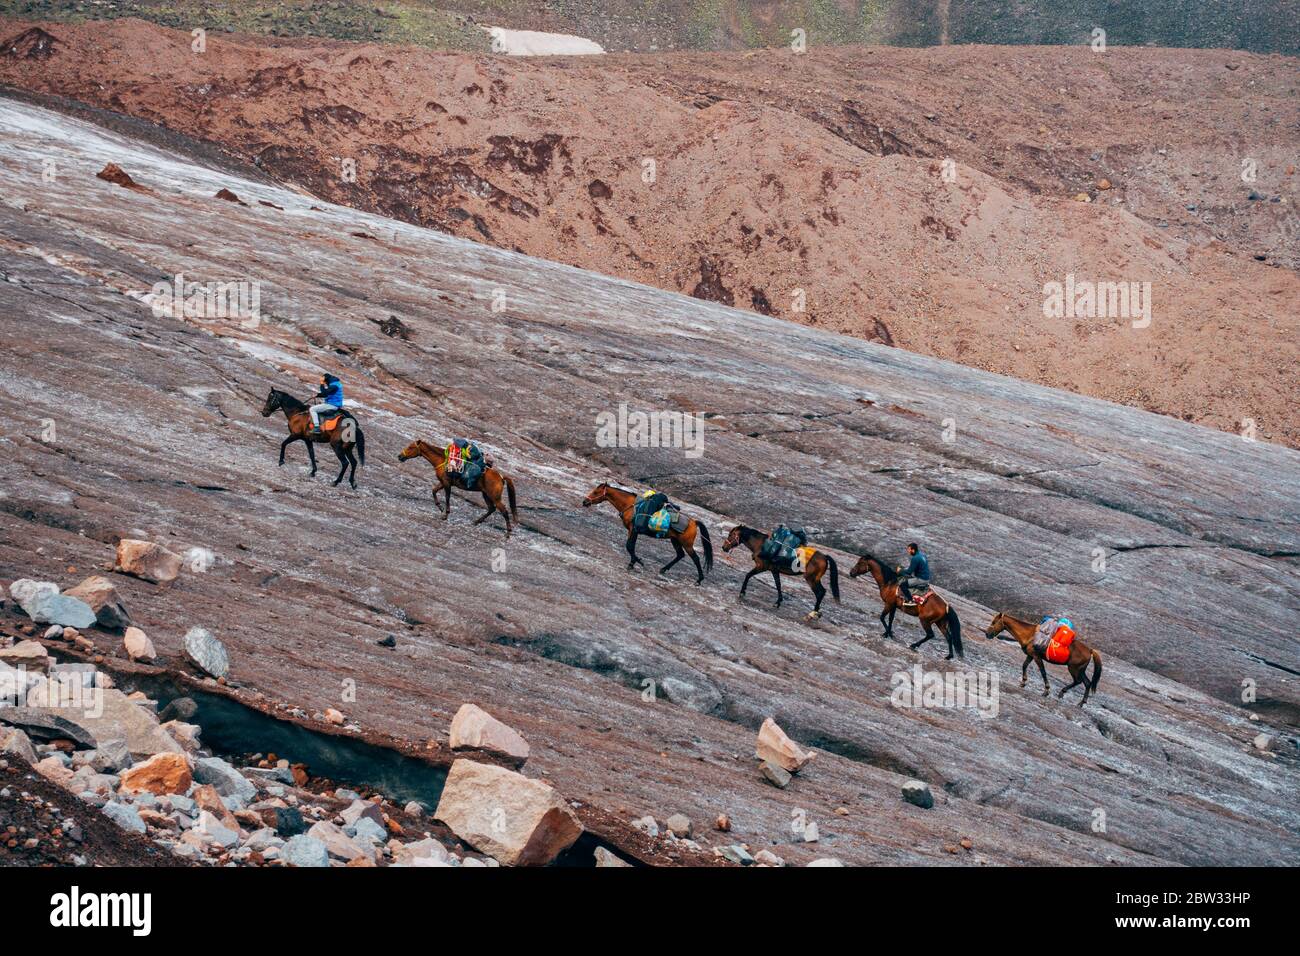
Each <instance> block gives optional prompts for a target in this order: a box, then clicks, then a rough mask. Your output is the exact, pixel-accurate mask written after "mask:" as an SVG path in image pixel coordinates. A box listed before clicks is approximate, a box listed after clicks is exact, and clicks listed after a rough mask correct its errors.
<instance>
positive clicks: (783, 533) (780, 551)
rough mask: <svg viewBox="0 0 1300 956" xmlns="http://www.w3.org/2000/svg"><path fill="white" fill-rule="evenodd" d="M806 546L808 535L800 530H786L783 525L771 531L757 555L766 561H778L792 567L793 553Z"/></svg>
mask: <svg viewBox="0 0 1300 956" xmlns="http://www.w3.org/2000/svg"><path fill="white" fill-rule="evenodd" d="M807 544H808V535H807V534H805V533H804V530H803V529H802V528H787V527H786V526H785V525H783V524H779V525H777V526H776V527H775V528H773V529H772V533H771V535H769V536H768V539H767V540H766V541H764V542H763V547H762V548H760V549H759V555H760V556H761V557H763V558H766V559H767V560H768V561H780V562H785V563H790V564H791V565H793V562H794V560H795V557H796V555H795V552H796V551H797V550H798V549H799V548H802V547H805V546H806V545H807Z"/></svg>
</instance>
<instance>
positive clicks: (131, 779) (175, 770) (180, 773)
mask: <svg viewBox="0 0 1300 956" xmlns="http://www.w3.org/2000/svg"><path fill="white" fill-rule="evenodd" d="M193 782H194V778H193V777H192V776H191V775H190V764H189V761H188V760H186V759H185V756H184V755H183V754H178V753H161V754H154V756H152V757H150V758H149V759H148V760H145V761H143V762H142V763H138V764H136V765H135V766H134V767H132V768H130V769H129V770H124V771H122V789H123V790H125V791H127V792H128V793H142V792H144V791H146V790H147V791H148V792H149V793H153V794H157V795H159V796H162V795H163V794H165V793H181V794H183V793H185V792H186V791H187V790H189V788H190V784H191V783H193Z"/></svg>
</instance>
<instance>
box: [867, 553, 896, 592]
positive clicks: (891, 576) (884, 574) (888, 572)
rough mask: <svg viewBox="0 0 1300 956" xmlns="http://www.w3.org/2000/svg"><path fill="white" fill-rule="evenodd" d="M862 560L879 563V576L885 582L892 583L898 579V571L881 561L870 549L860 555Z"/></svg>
mask: <svg viewBox="0 0 1300 956" xmlns="http://www.w3.org/2000/svg"><path fill="white" fill-rule="evenodd" d="M862 560H863V561H875V562H876V564H877V565H879V567H880V578H881V580H882V581H884V582H885V583H886V584H892V583H893V582H894V581H897V580H898V572H897V571H895V570H894V569H893V568H891V567H890V566H889V565H887V564H886V563H885V562H884V561H881V560H880V559H879V558H877V557H876V556H875V555H874V554H872V553H871V552H870V551H868V552H867V553H866V554H864V555H863V556H862Z"/></svg>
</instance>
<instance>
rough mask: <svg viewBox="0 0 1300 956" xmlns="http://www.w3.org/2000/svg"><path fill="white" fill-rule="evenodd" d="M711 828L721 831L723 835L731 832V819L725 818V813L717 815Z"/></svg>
mask: <svg viewBox="0 0 1300 956" xmlns="http://www.w3.org/2000/svg"><path fill="white" fill-rule="evenodd" d="M713 828H714V829H715V830H721V831H722V832H723V833H727V832H729V831H730V830H731V817H729V816H727V815H726V814H725V813H719V814H718V819H716V820H714V821H713Z"/></svg>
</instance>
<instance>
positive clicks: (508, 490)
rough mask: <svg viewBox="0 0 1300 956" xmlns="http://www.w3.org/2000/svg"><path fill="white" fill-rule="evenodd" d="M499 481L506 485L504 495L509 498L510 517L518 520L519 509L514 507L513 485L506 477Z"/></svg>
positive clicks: (503, 476)
mask: <svg viewBox="0 0 1300 956" xmlns="http://www.w3.org/2000/svg"><path fill="white" fill-rule="evenodd" d="M501 480H502V481H504V482H505V483H506V495H507V496H508V497H509V498H510V517H512V518H514V519H516V520H518V518H519V509H518V508H516V507H515V483H514V481H513V480H511V478H510V477H509V476H508V475H502V476H501Z"/></svg>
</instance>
